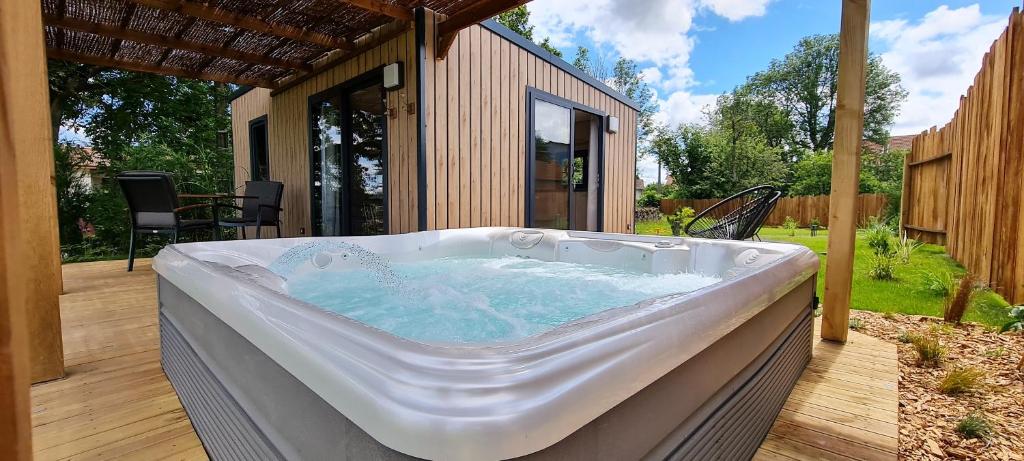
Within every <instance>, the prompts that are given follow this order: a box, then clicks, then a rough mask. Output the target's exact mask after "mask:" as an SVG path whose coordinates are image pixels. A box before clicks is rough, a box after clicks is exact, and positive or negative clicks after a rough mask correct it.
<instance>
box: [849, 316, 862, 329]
mask: <svg viewBox="0 0 1024 461" xmlns="http://www.w3.org/2000/svg"><path fill="white" fill-rule="evenodd" d="M861 328H864V322H863V321H862V320H861V319H858V318H852V319H850V329H851V330H853V331H859V330H860V329H861Z"/></svg>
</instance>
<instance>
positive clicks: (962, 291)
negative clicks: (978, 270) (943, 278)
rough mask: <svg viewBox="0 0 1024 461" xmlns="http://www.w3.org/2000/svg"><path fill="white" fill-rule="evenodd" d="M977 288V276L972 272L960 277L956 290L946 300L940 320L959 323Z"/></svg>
mask: <svg viewBox="0 0 1024 461" xmlns="http://www.w3.org/2000/svg"><path fill="white" fill-rule="evenodd" d="M977 290H978V286H977V278H975V276H974V274H971V273H966V274H964V276H963V277H962V278H960V283H959V284H958V286H957V289H956V292H955V293H953V295H952V296H950V297H948V298H947V300H946V306H945V307H944V308H943V309H942V320H945V321H946V322H949V323H953V324H956V325H959V324H960V321H961V320H962V319H963V318H964V314H965V313H966V312H967V308H968V307H970V304H971V298H973V297H974V294H975V293H976V292H977Z"/></svg>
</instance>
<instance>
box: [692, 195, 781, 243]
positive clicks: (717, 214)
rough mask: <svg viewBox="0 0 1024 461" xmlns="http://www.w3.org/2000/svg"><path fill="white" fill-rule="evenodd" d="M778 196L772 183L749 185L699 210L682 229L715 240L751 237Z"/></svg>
mask: <svg viewBox="0 0 1024 461" xmlns="http://www.w3.org/2000/svg"><path fill="white" fill-rule="evenodd" d="M781 196H782V192H779V191H778V190H776V189H775V188H774V187H772V186H756V187H751V188H750V189H747V190H745V191H742V192H739V193H737V194H735V195H733V196H731V197H729V198H727V199H725V200H722V201H721V202H718V203H716V204H715V205H714V206H712V207H711V208H708V209H706V210H704V211H702V212H700V213H699V214H697V216H695V217H694V218H693V220H692V221H690V222H689V223H688V224H687V225H686V227H685V228H684V229H683V232H685V233H686V234H687V235H690V236H692V237H699V238H708V239H719V240H746V239H749V238H754V237H756V236H757V232H758V231H759V230H760V229H761V224H763V223H764V220H765V219H767V218H768V215H769V214H771V212H772V210H773V209H774V208H775V204H776V203H777V202H778V201H779V198H780V197H781Z"/></svg>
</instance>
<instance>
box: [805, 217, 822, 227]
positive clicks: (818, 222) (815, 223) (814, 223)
mask: <svg viewBox="0 0 1024 461" xmlns="http://www.w3.org/2000/svg"><path fill="white" fill-rule="evenodd" d="M808 224H810V225H811V226H817V227H821V220H820V219H818V218H811V222H809V223H808Z"/></svg>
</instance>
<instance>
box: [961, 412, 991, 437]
mask: <svg viewBox="0 0 1024 461" xmlns="http://www.w3.org/2000/svg"><path fill="white" fill-rule="evenodd" d="M956 432H957V433H958V434H960V436H961V437H963V438H965V439H980V440H984V439H987V438H989V437H990V436H991V435H992V432H993V430H992V424H991V423H989V422H988V419H987V418H985V415H984V414H982V413H981V412H979V411H975V412H973V413H971V414H969V415H967V416H964V419H961V420H960V422H959V423H957V425H956Z"/></svg>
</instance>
